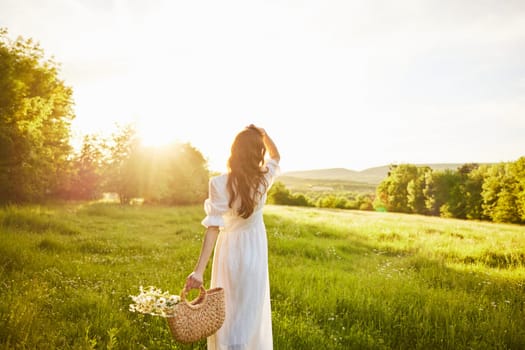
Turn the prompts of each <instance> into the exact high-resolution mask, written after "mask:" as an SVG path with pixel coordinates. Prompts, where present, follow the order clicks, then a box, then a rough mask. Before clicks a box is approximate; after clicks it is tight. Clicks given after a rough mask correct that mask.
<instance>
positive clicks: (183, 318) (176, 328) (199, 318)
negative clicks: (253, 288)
mask: <svg viewBox="0 0 525 350" xmlns="http://www.w3.org/2000/svg"><path fill="white" fill-rule="evenodd" d="M224 317H225V305H224V290H223V289H222V288H213V289H209V290H206V289H205V288H204V287H201V291H200V295H199V296H198V297H197V298H196V299H195V300H192V301H191V302H188V301H187V300H186V291H185V290H183V291H182V292H181V302H180V303H178V304H177V305H175V308H174V311H173V315H172V316H170V317H168V318H167V320H168V325H169V327H170V330H171V334H172V336H173V338H174V339H175V340H177V341H179V342H181V343H193V342H196V341H198V340H201V339H204V338H206V337H209V336H210V335H212V334H214V333H215V332H217V330H218V329H219V328H221V326H222V324H223V322H224Z"/></svg>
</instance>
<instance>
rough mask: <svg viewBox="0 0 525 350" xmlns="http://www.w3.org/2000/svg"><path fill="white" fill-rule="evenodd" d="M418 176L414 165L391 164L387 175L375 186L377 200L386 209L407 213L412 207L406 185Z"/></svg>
mask: <svg viewBox="0 0 525 350" xmlns="http://www.w3.org/2000/svg"><path fill="white" fill-rule="evenodd" d="M417 178H418V169H417V167H416V166H415V165H411V164H401V165H392V166H391V167H390V171H389V172H388V176H387V177H386V178H385V179H384V180H383V181H382V182H381V183H380V184H379V186H378V187H377V190H376V192H377V197H378V200H377V202H378V203H380V204H376V205H384V208H385V209H386V210H387V211H393V212H402V213H409V212H411V211H412V209H411V208H410V207H409V204H408V187H409V183H410V182H411V181H416V180H417Z"/></svg>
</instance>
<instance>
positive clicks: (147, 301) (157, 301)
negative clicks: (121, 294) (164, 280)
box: [129, 286, 180, 317]
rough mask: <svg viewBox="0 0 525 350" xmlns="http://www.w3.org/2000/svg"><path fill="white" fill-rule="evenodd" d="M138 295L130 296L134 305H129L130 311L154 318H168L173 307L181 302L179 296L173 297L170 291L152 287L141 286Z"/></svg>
mask: <svg viewBox="0 0 525 350" xmlns="http://www.w3.org/2000/svg"><path fill="white" fill-rule="evenodd" d="M139 291H140V293H139V294H138V295H130V298H131V299H132V300H133V304H130V305H129V311H131V312H139V313H142V314H149V315H153V316H161V317H167V316H168V315H169V314H171V313H172V311H173V307H174V306H175V305H177V304H178V303H179V302H180V297H179V296H178V295H171V294H170V293H169V292H168V291H165V292H163V291H162V290H161V289H159V288H156V287H153V286H150V287H147V288H144V287H142V286H140V288H139Z"/></svg>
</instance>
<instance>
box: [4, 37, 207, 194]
mask: <svg viewBox="0 0 525 350" xmlns="http://www.w3.org/2000/svg"><path fill="white" fill-rule="evenodd" d="M7 34H8V33H7V29H4V28H0V203H21V202H40V201H44V200H48V199H68V200H86V199H97V198H99V197H100V196H101V194H102V192H115V193H117V194H118V196H119V198H120V201H121V202H122V203H129V201H130V200H131V199H132V198H134V197H142V198H144V200H146V201H148V202H155V203H163V204H189V203H198V202H202V200H204V198H205V197H206V195H207V190H208V188H207V183H208V178H209V172H208V168H207V161H206V160H205V159H204V157H203V155H202V154H201V153H200V152H199V151H198V150H197V149H195V148H194V147H192V146H191V145H190V144H181V143H179V144H173V145H170V146H166V147H163V148H147V147H144V146H142V145H141V144H140V140H139V138H138V137H137V133H136V131H135V130H134V128H133V127H132V126H131V125H127V126H123V127H120V128H119V130H118V131H117V132H115V133H114V134H113V135H111V136H110V137H107V138H102V137H101V136H99V135H86V136H84V139H83V142H82V147H81V149H80V150H79V151H76V150H74V149H73V147H72V146H71V144H70V140H71V122H72V121H73V119H74V117H75V115H74V112H73V90H72V89H71V87H69V86H67V85H66V83H65V82H64V81H63V80H61V79H60V78H59V72H60V65H59V64H58V63H57V62H55V61H54V60H53V59H48V58H46V57H45V55H44V51H43V50H42V48H41V47H40V46H39V44H38V43H35V42H34V41H33V40H32V39H27V40H26V39H23V38H21V37H18V38H17V39H15V40H12V39H10V38H9V37H8V35H7Z"/></svg>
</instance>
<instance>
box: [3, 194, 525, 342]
mask: <svg viewBox="0 0 525 350" xmlns="http://www.w3.org/2000/svg"><path fill="white" fill-rule="evenodd" d="M202 215H203V213H202V208H201V206H196V207H180V208H166V207H120V206H114V205H100V204H98V205H97V204H95V205H88V204H85V205H64V206H47V207H38V206H33V207H8V208H5V209H2V210H0V243H1V244H0V348H4V349H39V348H41V349H50V348H60V349H205V347H206V346H205V342H204V341H203V342H200V343H197V344H194V345H188V346H182V345H181V344H178V343H176V342H174V341H172V340H171V338H170V335H169V332H168V328H167V326H166V323H165V320H163V319H160V318H155V317H151V316H145V315H139V314H133V313H130V312H129V311H128V304H129V303H130V301H131V300H130V298H129V295H130V294H136V293H137V292H138V287H139V285H145V286H147V285H155V286H158V287H161V288H162V289H168V290H169V291H170V292H172V293H178V292H179V291H180V289H181V288H182V286H183V283H184V280H185V277H186V275H187V274H188V273H189V272H190V271H191V269H192V267H193V265H194V264H195V259H196V258H197V254H198V251H199V248H200V244H201V239H202V232H203V229H202V227H201V226H200V220H201V219H202ZM265 221H266V223H267V229H268V239H269V250H270V256H269V261H270V284H271V295H272V310H273V314H272V320H273V332H274V347H275V349H320V348H322V349H521V348H523V346H524V344H525V293H524V292H525V266H524V265H525V227H520V226H513V225H501V224H500V225H498V224H491V223H478V222H471V221H469V222H466V221H460V220H449V219H439V218H429V217H421V216H412V215H401V214H386V213H368V212H351V211H338V210H326V209H325V210H323V209H312V208H308V209H306V208H288V207H280V206H268V207H267V208H266V212H265ZM207 273H208V274H209V269H208V272H207ZM208 277H209V275H208V276H206V278H207V280H208V281H209V279H208Z"/></svg>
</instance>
